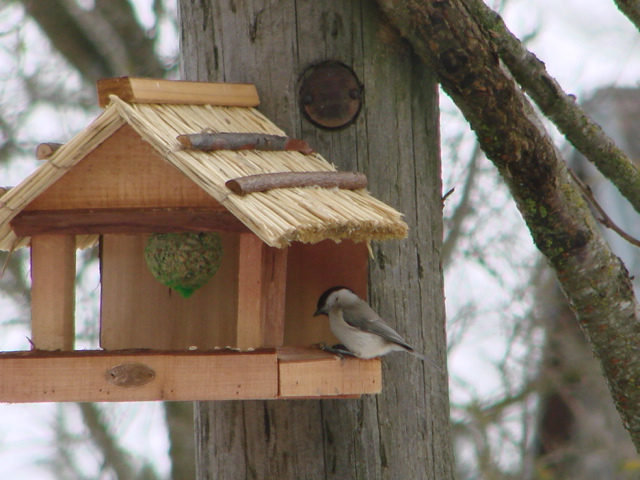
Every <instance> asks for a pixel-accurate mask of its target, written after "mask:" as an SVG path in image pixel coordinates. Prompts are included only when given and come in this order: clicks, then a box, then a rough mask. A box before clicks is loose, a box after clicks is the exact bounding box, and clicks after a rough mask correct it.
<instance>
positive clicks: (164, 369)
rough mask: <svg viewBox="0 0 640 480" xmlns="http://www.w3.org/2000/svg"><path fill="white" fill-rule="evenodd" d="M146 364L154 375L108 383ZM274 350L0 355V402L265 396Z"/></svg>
mask: <svg viewBox="0 0 640 480" xmlns="http://www.w3.org/2000/svg"><path fill="white" fill-rule="evenodd" d="M127 364H141V365H145V366H148V367H150V368H151V369H152V370H153V372H154V373H155V378H154V379H153V380H152V381H150V382H149V383H147V384H145V385H142V386H138V387H134V388H125V387H119V386H115V385H113V384H112V383H110V382H109V381H108V378H109V371H110V369H112V368H113V367H115V366H118V365H127ZM277 385H278V369H277V357H276V354H275V352H273V351H266V352H252V353H237V352H233V353H226V352H221V353H217V352H161V353H148V352H129V353H124V352H104V351H91V352H72V353H71V352H70V353H65V354H60V353H50V354H47V355H43V354H42V353H39V352H34V353H31V352H27V353H23V354H13V355H10V354H3V355H0V402H8V403H22V402H72V401H73V402H132V401H136V402H139V401H151V400H162V401H192V400H241V399H268V398H275V397H276V395H277Z"/></svg>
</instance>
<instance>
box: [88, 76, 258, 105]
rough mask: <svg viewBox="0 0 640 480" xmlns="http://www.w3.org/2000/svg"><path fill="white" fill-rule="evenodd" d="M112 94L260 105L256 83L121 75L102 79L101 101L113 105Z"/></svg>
mask: <svg viewBox="0 0 640 480" xmlns="http://www.w3.org/2000/svg"><path fill="white" fill-rule="evenodd" d="M109 95H116V96H117V97H120V98H121V99H122V100H124V101H125V102H129V103H171V104H185V103H186V104H191V105H218V106H227V107H255V106H257V105H259V104H260V99H259V98H258V92H257V90H256V87H255V85H251V84H237V83H207V82H183V81H175V80H160V79H155V78H133V77H119V78H107V79H103V80H98V103H99V104H100V106H101V107H102V108H104V107H106V106H107V105H108V104H109Z"/></svg>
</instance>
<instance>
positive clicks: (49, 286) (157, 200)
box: [0, 77, 407, 402]
mask: <svg viewBox="0 0 640 480" xmlns="http://www.w3.org/2000/svg"><path fill="white" fill-rule="evenodd" d="M98 94H99V101H100V105H101V106H102V107H105V110H104V112H103V113H102V114H101V115H100V116H99V117H98V118H97V119H96V120H94V122H93V123H91V124H90V125H89V126H88V127H86V128H85V129H84V130H82V131H81V132H80V133H78V134H77V135H76V136H75V137H74V138H72V139H71V140H70V141H69V142H67V143H66V144H64V145H62V146H60V145H57V144H43V145H41V146H40V147H39V148H38V156H39V157H40V158H42V159H44V163H43V164H42V165H41V166H40V167H39V168H38V169H37V170H36V171H35V172H34V173H33V174H31V175H30V176H29V177H28V178H27V179H26V180H24V181H23V182H22V183H21V184H20V185H18V186H16V187H14V188H11V189H2V190H0V195H1V196H0V248H2V249H5V250H12V249H15V248H19V247H22V246H30V249H31V275H32V294H31V301H32V313H31V325H32V337H31V340H32V342H33V345H34V349H33V350H31V351H23V352H3V353H0V402H48V401H52V402H64V401H79V402H85V401H97V402H103V401H141V400H223V399H225V400H226V399H276V398H305V397H312V398H315V397H351V396H358V395H360V394H366V393H377V392H379V391H380V389H381V366H380V361H379V360H377V359H374V360H359V359H356V358H346V359H345V360H340V359H339V358H337V357H335V356H334V355H331V354H328V353H326V352H323V351H321V350H320V349H318V348H317V347H314V346H312V345H314V344H317V343H319V342H326V343H327V344H333V343H336V340H335V338H333V336H332V335H331V332H330V330H329V326H328V322H327V321H326V319H312V314H313V312H314V310H315V307H316V301H317V299H318V296H319V295H320V294H321V293H322V292H323V291H324V290H325V289H326V288H329V287H331V286H334V285H348V286H350V287H351V288H353V289H354V290H355V291H356V292H357V293H358V294H359V295H361V296H365V295H366V286H367V274H368V249H367V243H366V242H368V241H369V240H386V239H392V238H403V237H404V236H406V233H407V226H406V224H405V223H404V222H403V221H402V220H401V215H400V214H399V213H398V212H397V211H395V210H394V209H392V208H391V207H389V206H387V205H385V204H384V203H382V202H380V201H378V200H376V199H375V198H373V197H372V196H371V195H370V194H369V193H368V192H367V191H366V190H364V189H363V188H362V183H357V182H356V183H355V184H354V186H353V188H355V189H350V187H349V182H347V183H346V184H343V183H341V182H344V180H345V178H341V179H338V180H336V184H335V185H334V184H333V183H331V182H333V177H334V176H336V172H335V168H334V167H333V166H332V165H331V164H330V163H329V162H327V161H326V160H325V159H324V158H322V156H320V155H319V154H317V153H313V152H311V150H310V149H309V148H308V146H305V145H303V146H302V147H303V148H299V147H300V144H297V143H296V144H295V145H296V148H286V147H284V145H290V146H291V145H292V144H291V143H288V140H287V139H285V140H282V137H286V135H285V133H284V132H282V131H281V130H280V129H279V128H278V127H277V126H275V125H274V124H273V123H272V122H270V121H269V120H268V119H267V118H265V117H264V116H263V115H262V114H260V113H259V112H258V111H257V110H256V109H255V108H254V107H256V106H257V105H258V103H259V99H258V96H257V93H256V89H255V87H254V86H253V85H238V84H210V83H199V82H175V81H164V80H151V79H135V78H126V77H125V78H118V79H109V80H104V81H100V82H98ZM201 133H204V134H211V135H215V134H217V133H224V134H242V135H235V136H233V135H232V137H233V138H236V137H237V138H240V143H242V142H245V141H248V140H246V139H247V138H249V137H251V136H252V135H253V137H256V138H257V139H256V140H251V141H249V143H248V144H247V145H235V147H225V148H224V149H213V150H211V149H199V148H193V147H191V146H185V137H184V136H185V135H195V134H201ZM181 136H182V137H181ZM178 137H181V140H178ZM258 137H259V138H258ZM276 137H279V138H280V140H277V141H275V140H273V139H274V138H276ZM216 141H217V140H216ZM225 141H226V140H225ZM234 141H235V140H234ZM252 142H253V143H252ZM265 142H266V143H268V144H269V145H270V147H269V148H267V149H260V148H258V147H256V145H263V144H264V143H265ZM274 142H275V143H274ZM278 142H280V143H278ZM294 143H295V142H294ZM276 144H277V145H276ZM273 145H276V147H277V148H275V147H274V148H275V149H271V146H273ZM278 145H279V146H278ZM187 147H189V148H187ZM236 147H237V148H236ZM303 172H308V173H309V175H308V176H305V175H303ZM289 173H295V175H284V176H285V177H286V181H285V182H284V183H282V182H280V180H278V179H277V180H278V181H276V183H273V178H271V177H268V176H269V175H270V174H279V175H280V176H282V175H281V174H289ZM345 173H346V172H345ZM325 174H327V175H325ZM351 175H352V176H354V177H359V180H358V181H360V182H361V181H362V177H361V176H359V175H356V174H353V173H351ZM249 176H251V177H252V178H251V179H250V180H251V182H253V181H254V180H255V177H256V176H266V177H268V178H267V181H266V185H267V186H266V187H264V185H263V186H262V188H261V189H258V190H252V191H251V192H253V193H246V192H242V191H238V190H232V189H231V188H230V187H229V186H227V182H229V181H234V180H239V181H238V182H236V183H238V184H242V183H243V180H242V179H243V178H244V177H249ZM337 176H338V177H341V175H339V174H338V175H337ZM276 177H277V176H276ZM297 177H302V178H301V179H298V180H299V181H300V182H301V183H299V184H298V183H296V182H297V181H298V180H296V178H297ZM316 177H320V180H318V182H319V183H317V184H316V183H314V180H313V179H314V178H316ZM325 177H328V178H330V182H329V183H328V184H326V183H323V182H325V181H326V178H325ZM309 178H311V180H309ZM258 180H260V181H262V180H261V179H260V178H259V179H258ZM251 182H249V183H251ZM279 182H280V183H279ZM291 182H293V183H291ZM310 182H311V183H310ZM263 183H264V182H263ZM231 185H232V186H234V188H239V187H237V185H236V184H233V182H232V184H231ZM314 185H322V186H314ZM236 192H238V193H236ZM166 232H219V234H220V237H221V240H222V245H223V257H222V261H221V264H220V268H219V270H218V272H217V273H216V274H215V275H214V276H213V277H212V278H211V280H210V281H209V282H208V283H207V284H206V285H205V286H203V287H202V288H200V289H199V290H197V291H196V292H195V293H194V294H193V295H192V296H191V297H190V298H186V299H185V298H182V297H181V296H180V295H178V294H176V292H175V291H173V290H171V289H170V288H168V287H166V286H164V285H162V284H161V283H159V282H158V281H157V280H156V279H155V278H154V277H153V276H152V274H151V273H150V271H149V269H148V268H147V265H146V264H145V259H144V253H143V251H144V248H145V244H146V241H147V239H148V237H149V235H152V234H157V233H166ZM94 245H98V246H99V248H100V275H101V279H100V282H101V302H100V303H101V304H100V319H99V321H100V347H101V350H95V351H76V350H74V310H75V273H76V272H75V261H76V260H75V259H76V249H77V248H86V247H90V246H94Z"/></svg>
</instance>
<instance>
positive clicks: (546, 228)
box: [378, 0, 640, 448]
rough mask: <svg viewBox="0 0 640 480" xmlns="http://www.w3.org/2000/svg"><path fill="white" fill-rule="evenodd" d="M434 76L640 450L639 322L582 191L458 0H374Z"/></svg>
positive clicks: (623, 274)
mask: <svg viewBox="0 0 640 480" xmlns="http://www.w3.org/2000/svg"><path fill="white" fill-rule="evenodd" d="M378 3H379V4H380V5H382V7H383V10H384V11H385V12H386V14H387V15H388V17H389V18H390V20H391V21H392V22H393V23H394V24H395V26H396V27H397V28H398V29H399V30H400V31H401V33H402V35H403V36H405V38H407V39H408V40H409V41H410V42H411V44H412V45H413V47H414V49H415V50H416V52H417V53H418V54H419V55H420V56H421V58H422V59H423V60H424V61H425V62H426V63H427V64H428V65H430V66H431V67H432V68H433V69H434V71H435V72H436V73H437V75H438V77H439V80H440V83H441V84H442V86H443V88H444V89H445V91H446V92H447V93H448V94H449V95H450V96H451V97H452V99H453V100H454V101H455V102H456V104H457V105H458V107H459V108H460V109H461V111H462V112H463V113H464V115H465V117H466V118H467V120H468V121H469V122H470V124H471V127H472V128H473V129H474V130H475V132H476V134H477V137H478V141H479V142H480V145H481V146H482V148H483V150H484V151H485V152H486V153H487V156H488V157H489V158H490V159H491V160H492V162H493V163H494V164H495V165H496V167H497V168H498V169H499V171H500V173H501V175H502V177H503V178H504V180H505V182H506V183H507V185H508V186H509V188H510V190H511V193H512V194H513V196H514V199H515V200H516V203H517V205H518V208H519V209H520V212H521V213H522V216H523V218H524V220H525V222H526V223H527V225H528V227H529V230H530V232H531V235H532V237H533V239H534V242H535V243H536V246H537V247H538V249H539V250H540V251H541V252H542V253H543V255H544V256H545V257H546V259H547V261H548V262H549V264H550V265H551V267H552V268H553V269H554V271H555V273H556V275H557V277H558V279H559V281H560V284H561V286H562V289H563V291H564V293H565V295H566V297H567V298H568V300H569V303H570V305H571V308H572V309H573V310H574V312H575V313H576V316H577V318H578V321H579V322H580V325H581V327H582V329H583V331H584V333H585V334H586V336H587V338H588V340H589V343H590V344H591V346H592V348H593V350H594V352H595V354H596V356H597V357H598V359H599V360H600V362H601V365H602V368H603V371H604V374H605V378H606V380H607V383H608V385H609V388H610V390H611V394H612V397H613V400H614V402H615V404H616V407H617V409H618V411H619V413H620V415H621V417H622V420H623V422H624V424H625V427H626V428H627V430H628V431H629V433H630V434H631V437H632V439H633V441H634V443H635V445H636V448H640V389H639V388H638V385H639V384H640V356H639V355H638V350H639V348H640V322H639V310H638V304H637V301H636V298H635V296H634V292H633V288H632V285H631V281H630V279H629V274H628V272H627V270H626V268H625V267H624V265H623V264H622V262H621V261H620V259H619V258H617V257H616V256H615V255H613V253H612V252H611V250H610V249H609V247H608V245H607V243H606V242H605V241H604V239H603V238H602V234H601V233H600V231H599V229H598V228H597V225H596V222H595V220H594V218H593V216H592V215H591V213H590V211H589V209H588V208H587V205H586V204H585V202H584V200H583V198H582V196H581V194H580V192H579V190H578V187H577V186H576V185H575V183H574V182H573V181H572V180H571V179H570V178H569V175H568V171H567V168H566V165H565V163H564V162H563V160H562V158H561V157H560V154H559V153H558V151H557V150H556V148H555V147H554V145H553V143H552V142H551V139H550V138H549V137H548V135H547V134H546V132H545V131H544V129H543V128H542V126H541V125H540V122H539V120H538V119H537V117H536V116H535V113H534V112H533V108H532V107H531V105H530V104H529V103H528V101H527V100H526V98H525V97H524V95H523V93H522V92H521V91H520V89H519V87H518V86H517V85H516V84H515V82H514V81H513V79H512V78H511V76H510V75H509V74H508V73H507V72H506V71H505V70H504V68H503V66H502V65H501V63H500V61H499V55H498V52H497V49H496V47H495V46H494V45H493V44H492V41H491V39H492V36H491V35H490V32H487V31H486V30H484V29H482V28H481V27H480V25H479V24H478V23H477V22H476V21H474V19H473V17H472V15H470V13H469V11H468V10H467V7H466V6H465V3H464V2H463V1H462V0H449V1H446V2H443V1H439V0H428V1H407V2H403V3H402V5H397V4H396V3H395V2H391V1H384V0H379V2H378Z"/></svg>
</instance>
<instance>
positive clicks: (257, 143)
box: [177, 133, 313, 155]
mask: <svg viewBox="0 0 640 480" xmlns="http://www.w3.org/2000/svg"><path fill="white" fill-rule="evenodd" d="M177 139H178V141H179V142H180V143H181V144H182V146H183V147H184V148H189V149H194V150H203V151H205V152H209V151H212V150H269V151H285V150H289V151H295V152H301V153H304V154H305V155H309V154H311V153H313V150H312V149H311V147H310V146H309V144H308V143H307V142H306V141H304V140H298V139H295V138H289V137H281V136H278V135H269V134H266V133H194V134H191V135H178V137H177Z"/></svg>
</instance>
